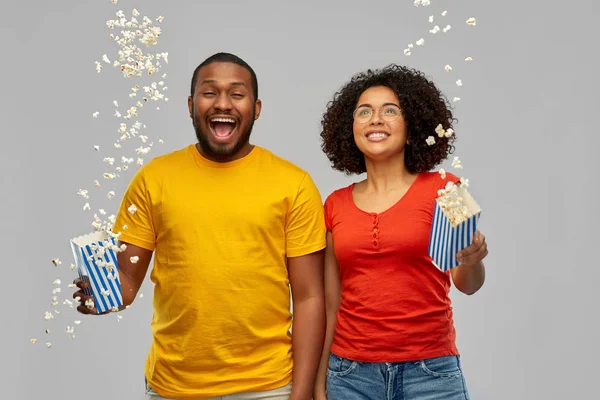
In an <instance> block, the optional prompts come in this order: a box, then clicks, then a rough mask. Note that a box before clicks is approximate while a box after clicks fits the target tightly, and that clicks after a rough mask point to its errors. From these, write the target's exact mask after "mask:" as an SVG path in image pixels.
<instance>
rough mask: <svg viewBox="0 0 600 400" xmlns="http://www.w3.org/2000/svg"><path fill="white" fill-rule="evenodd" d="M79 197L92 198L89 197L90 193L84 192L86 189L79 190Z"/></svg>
mask: <svg viewBox="0 0 600 400" xmlns="http://www.w3.org/2000/svg"><path fill="white" fill-rule="evenodd" d="M77 194H78V195H80V196H81V197H83V198H84V199H89V198H90V197H89V196H88V191H87V190H84V189H79V191H78V192H77Z"/></svg>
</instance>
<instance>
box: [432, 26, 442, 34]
mask: <svg viewBox="0 0 600 400" xmlns="http://www.w3.org/2000/svg"><path fill="white" fill-rule="evenodd" d="M439 31H441V29H440V27H439V26H437V25H436V26H434V27H433V29H430V30H429V33H431V34H432V35H435V34H436V33H438V32H439Z"/></svg>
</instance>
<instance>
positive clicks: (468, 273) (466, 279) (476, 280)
mask: <svg viewBox="0 0 600 400" xmlns="http://www.w3.org/2000/svg"><path fill="white" fill-rule="evenodd" d="M452 277H453V280H454V286H456V288H457V289H458V290H460V291H461V292H463V293H465V294H468V295H471V294H475V293H476V292H477V291H478V290H479V289H481V287H482V286H483V283H484V282H485V266H484V265H483V262H481V261H480V262H478V263H477V264H475V265H459V266H458V267H456V271H453V275H452Z"/></svg>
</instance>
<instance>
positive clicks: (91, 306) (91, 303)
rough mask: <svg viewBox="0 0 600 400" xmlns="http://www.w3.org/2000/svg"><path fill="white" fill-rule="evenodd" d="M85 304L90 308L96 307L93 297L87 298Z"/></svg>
mask: <svg viewBox="0 0 600 400" xmlns="http://www.w3.org/2000/svg"><path fill="white" fill-rule="evenodd" d="M85 306H86V307H87V308H89V309H90V310H92V309H93V308H94V300H92V299H87V300H86V301H85Z"/></svg>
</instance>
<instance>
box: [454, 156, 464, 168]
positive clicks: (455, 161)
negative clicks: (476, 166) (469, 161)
mask: <svg viewBox="0 0 600 400" xmlns="http://www.w3.org/2000/svg"><path fill="white" fill-rule="evenodd" d="M452 167H453V168H455V169H463V167H462V164H461V161H460V159H459V158H458V157H454V160H452Z"/></svg>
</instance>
